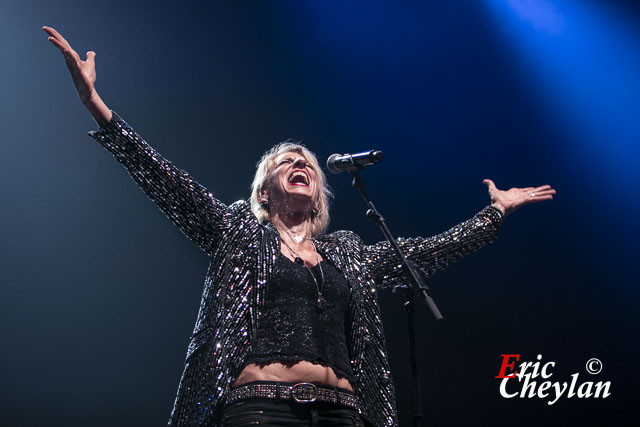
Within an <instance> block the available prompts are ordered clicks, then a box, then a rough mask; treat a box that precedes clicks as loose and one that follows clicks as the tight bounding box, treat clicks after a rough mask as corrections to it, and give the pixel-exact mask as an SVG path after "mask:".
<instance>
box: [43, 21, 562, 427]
mask: <svg viewBox="0 0 640 427" xmlns="http://www.w3.org/2000/svg"><path fill="white" fill-rule="evenodd" d="M44 31H45V32H46V33H47V34H48V35H49V40H50V41H51V43H53V44H54V45H55V46H56V47H57V48H58V49H59V50H60V52H62V55H63V56H64V58H65V61H66V64H67V66H68V68H69V70H70V72H71V77H72V79H73V82H74V84H75V86H76V88H77V90H78V93H79V95H80V99H81V100H82V103H83V104H84V106H85V107H86V108H87V110H89V112H90V113H91V115H92V116H93V118H94V119H95V120H96V122H97V123H98V125H99V126H100V130H98V131H96V132H92V133H91V136H92V137H93V138H95V139H96V140H97V141H98V142H99V143H100V144H101V145H103V146H104V147H105V148H106V149H107V150H109V151H110V152H111V153H112V154H113V155H114V156H115V158H116V159H117V160H118V161H119V162H121V163H122V164H123V165H124V166H125V167H126V168H127V170H128V172H129V174H131V176H132V177H133V179H134V180H135V181H136V182H137V183H138V184H139V185H140V186H141V187H142V189H143V190H144V191H145V192H146V194H147V195H148V196H149V197H150V198H151V200H153V201H154V202H155V203H157V205H158V206H159V207H160V209H162V210H163V211H164V213H165V214H166V215H167V216H168V217H169V218H170V219H171V220H172V221H173V222H174V223H175V224H176V225H177V226H178V227H179V228H180V229H181V230H182V231H183V232H184V233H185V234H186V235H187V236H188V237H189V238H191V239H192V240H193V241H194V242H195V243H196V244H197V245H198V246H199V247H200V248H201V249H202V250H203V251H205V252H206V253H207V254H208V255H209V256H210V258H211V263H210V266H209V270H208V272H207V276H206V281H205V285H204V291H203V295H202V302H201V304H200V312H199V314H198V320H197V322H196V325H195V328H194V331H193V335H192V336H191V340H190V343H189V347H188V350H187V356H186V362H185V368H184V372H183V374H182V379H181V381H180V385H179V389H178V394H177V397H176V401H175V404H174V407H173V411H172V413H171V418H170V420H169V424H170V425H176V426H184V425H215V426H239V425H248V424H251V425H253V424H259V425H268V426H309V425H327V426H362V425H365V424H366V425H374V426H395V425H397V414H396V409H395V394H394V387H393V382H392V378H391V373H390V372H389V363H388V360H387V353H386V349H385V342H384V336H383V329H382V323H381V318H380V310H379V308H378V303H377V295H376V290H377V289H380V288H388V287H392V286H394V285H396V284H399V283H401V282H402V281H403V276H402V271H401V268H400V266H399V262H398V260H397V258H396V256H395V255H394V253H393V251H392V249H391V248H390V246H389V245H388V244H387V242H382V243H378V244H375V245H365V244H364V243H363V242H362V240H361V239H360V238H359V237H358V236H357V235H355V234H354V233H352V232H350V231H338V232H334V233H331V234H325V230H326V228H327V225H328V223H329V209H328V206H329V203H328V200H329V198H330V196H331V193H330V191H329V188H328V186H327V183H326V179H325V176H324V173H323V172H322V170H321V168H320V166H319V164H318V161H317V159H316V157H315V155H314V154H313V153H311V152H310V151H309V150H308V149H307V148H305V147H304V146H301V145H299V144H295V143H290V142H284V143H280V144H278V145H276V146H275V147H273V148H271V149H270V150H269V151H267V152H266V153H265V154H264V156H263V157H262V159H261V160H260V162H259V163H258V167H257V171H256V175H255V178H254V180H253V184H252V191H251V198H250V201H248V202H245V201H241V202H236V203H233V204H231V205H229V206H227V205H225V204H223V203H222V202H220V201H219V200H216V199H215V198H214V197H213V196H212V195H211V193H209V192H208V191H207V189H205V188H204V187H202V186H201V185H199V184H198V183H197V182H195V181H194V180H193V179H192V178H191V177H190V176H189V175H188V174H186V173H185V172H183V171H182V170H180V169H178V168H176V167H175V166H173V165H172V164H171V163H170V162H168V161H167V160H165V159H164V158H163V157H161V156H160V155H159V154H158V153H157V152H156V151H155V150H154V149H153V148H151V147H150V146H149V145H148V144H147V143H146V142H145V141H144V140H143V139H142V138H141V137H140V136H139V135H138V134H137V133H136V132H135V131H134V130H133V129H132V128H131V127H130V126H129V125H127V124H126V123H125V122H124V121H123V120H122V119H121V118H120V117H119V116H118V115H117V114H115V113H114V112H112V111H110V110H109V108H107V106H106V105H105V104H104V102H102V100H101V99H100V97H99V96H98V93H97V92H96V90H95V80H96V73H95V62H94V60H95V53H94V52H88V53H87V57H86V60H84V61H83V60H82V59H81V58H80V57H79V56H78V54H77V53H76V52H75V51H74V50H73V49H72V48H71V46H70V45H69V43H68V42H67V41H66V40H65V39H64V38H63V37H62V36H61V35H60V34H59V33H58V32H57V31H56V30H54V29H53V28H50V27H44ZM485 184H486V185H487V186H488V188H489V195H490V197H491V205H490V206H487V207H485V208H484V209H482V210H481V211H480V212H479V213H477V214H476V215H475V216H474V217H473V218H471V219H469V220H467V221H464V222H462V223H460V224H458V225H456V226H455V227H453V228H452V229H450V230H449V231H447V232H444V233H442V234H440V235H438V236H435V237H431V238H411V239H399V243H400V245H401V247H402V249H403V250H404V251H405V252H406V254H407V255H408V256H409V258H410V259H412V260H413V261H414V262H415V263H416V264H417V265H418V266H419V267H420V268H421V269H422V271H424V272H425V273H426V274H428V275H430V274H433V273H434V272H436V271H439V270H441V269H443V268H445V267H447V266H448V265H449V264H451V263H452V262H453V261H455V260H457V259H459V258H461V257H463V256H465V255H467V254H469V253H471V252H473V251H475V250H477V249H479V248H481V247H483V246H484V245H486V244H488V243H490V242H491V241H493V240H494V239H495V238H496V235H497V233H498V228H499V227H500V224H501V223H502V221H503V219H504V217H505V216H506V215H508V214H509V213H510V212H512V211H514V210H515V209H517V208H518V207H520V206H522V205H525V204H528V203H533V202H540V201H543V200H551V199H552V196H553V194H555V190H553V189H552V188H551V187H550V186H548V185H544V186H541V187H536V188H534V187H529V188H512V189H510V190H508V191H502V190H498V189H497V188H496V186H495V185H494V183H493V182H492V181H491V180H485Z"/></svg>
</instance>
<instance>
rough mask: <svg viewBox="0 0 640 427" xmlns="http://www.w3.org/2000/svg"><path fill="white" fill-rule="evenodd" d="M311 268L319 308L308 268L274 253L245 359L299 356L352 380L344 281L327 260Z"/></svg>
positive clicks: (291, 359)
mask: <svg viewBox="0 0 640 427" xmlns="http://www.w3.org/2000/svg"><path fill="white" fill-rule="evenodd" d="M320 268H322V273H321V272H320ZM311 271H312V272H313V274H314V275H315V276H316V280H317V285H318V286H320V287H321V289H322V295H323V297H324V299H325V302H324V303H323V304H322V308H320V307H319V305H318V290H317V287H316V282H315V281H314V280H313V278H312V276H311V274H310V273H309V269H307V268H306V267H304V266H302V265H299V264H296V263H294V262H293V261H290V260H289V259H288V258H286V257H285V256H284V255H282V254H279V255H278V258H277V260H276V262H275V265H274V269H273V276H272V277H271V280H270V281H269V282H268V283H267V293H266V297H265V300H264V308H263V315H262V317H261V318H260V322H259V324H258V329H257V332H256V339H255V341H254V344H253V346H252V347H253V348H252V351H251V354H250V355H249V357H248V359H247V363H255V364H258V365H266V364H268V363H270V362H280V363H284V364H287V362H289V363H292V364H293V363H295V362H299V361H302V360H304V361H308V362H311V363H317V364H321V365H324V366H328V367H330V368H332V369H333V371H334V372H335V373H336V375H337V376H338V377H339V378H346V379H348V380H349V381H350V382H351V383H352V384H354V376H353V372H352V370H351V364H350V363H349V352H348V350H347V348H348V346H347V338H346V333H345V325H347V324H349V323H348V322H347V321H346V320H347V319H346V316H347V312H348V307H349V296H350V293H349V285H348V283H347V280H346V279H345V278H344V276H343V275H342V273H340V271H338V269H337V268H336V267H335V266H333V265H332V264H330V263H328V262H325V261H321V265H316V266H315V267H313V268H312V269H311Z"/></svg>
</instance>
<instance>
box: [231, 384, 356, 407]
mask: <svg viewBox="0 0 640 427" xmlns="http://www.w3.org/2000/svg"><path fill="white" fill-rule="evenodd" d="M254 398H255V399H280V400H294V401H296V402H299V403H311V402H328V403H334V404H336V405H341V406H346V407H349V408H353V409H356V408H357V403H358V401H357V398H356V396H355V395H354V394H353V393H349V392H346V391H340V390H337V389H335V388H329V387H322V386H319V385H315V384H313V383H297V384H291V383H279V382H266V381H265V382H262V381H260V382H252V383H249V384H245V385H242V386H240V387H237V388H234V389H233V390H231V391H230V392H229V395H228V397H227V400H226V403H227V404H229V403H233V402H236V401H238V400H244V399H254Z"/></svg>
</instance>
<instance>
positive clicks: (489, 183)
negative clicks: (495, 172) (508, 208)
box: [482, 179, 496, 192]
mask: <svg viewBox="0 0 640 427" xmlns="http://www.w3.org/2000/svg"><path fill="white" fill-rule="evenodd" d="M482 183H483V184H484V185H486V186H487V187H489V191H490V192H491V191H493V190H495V189H496V184H495V183H494V182H493V181H491V180H490V179H484V180H483V181H482Z"/></svg>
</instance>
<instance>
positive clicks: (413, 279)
mask: <svg viewBox="0 0 640 427" xmlns="http://www.w3.org/2000/svg"><path fill="white" fill-rule="evenodd" d="M352 164H353V168H352V169H351V170H350V171H349V172H350V173H351V176H352V177H353V180H352V181H351V185H353V187H354V188H356V189H357V190H359V191H360V193H361V194H362V197H363V198H364V200H365V202H366V204H367V206H368V207H369V209H368V210H367V218H369V219H371V220H373V221H375V223H376V224H378V226H379V227H380V229H381V230H382V233H383V234H384V236H385V237H386V239H387V241H388V242H389V244H390V245H391V247H392V248H393V250H394V252H395V253H396V255H397V256H398V258H399V259H400V262H401V265H402V271H403V272H404V275H405V277H406V279H407V281H408V285H398V286H395V287H394V288H393V292H394V293H399V294H400V295H401V296H402V297H403V298H404V307H405V311H406V313H407V326H408V330H409V357H410V360H411V364H410V366H411V395H412V402H413V425H414V427H419V426H420V425H421V423H422V393H421V391H420V381H419V379H418V363H417V361H416V348H415V340H416V337H415V321H414V317H413V313H414V305H415V304H414V300H415V294H416V292H417V293H419V294H420V295H422V297H423V298H424V301H425V302H426V303H427V307H429V310H430V311H431V313H432V314H433V316H434V317H435V319H436V320H440V319H442V314H440V310H438V307H437V306H436V303H435V302H434V301H433V299H432V298H431V297H430V296H429V294H428V293H427V290H428V289H429V287H428V286H427V284H426V283H425V280H424V276H423V274H422V272H421V271H420V270H419V269H418V268H417V267H416V265H415V264H414V263H413V262H412V261H410V260H408V259H407V257H406V256H405V254H404V252H402V249H400V246H399V245H398V242H397V241H396V239H395V238H394V237H393V235H392V234H391V231H390V230H389V227H387V223H386V222H385V220H384V218H383V216H382V215H381V214H380V212H378V210H377V209H376V207H375V206H374V205H373V202H372V201H371V199H370V198H369V196H368V195H367V193H366V191H365V190H364V184H363V182H362V180H361V179H360V169H362V166H358V165H356V164H355V162H352Z"/></svg>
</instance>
